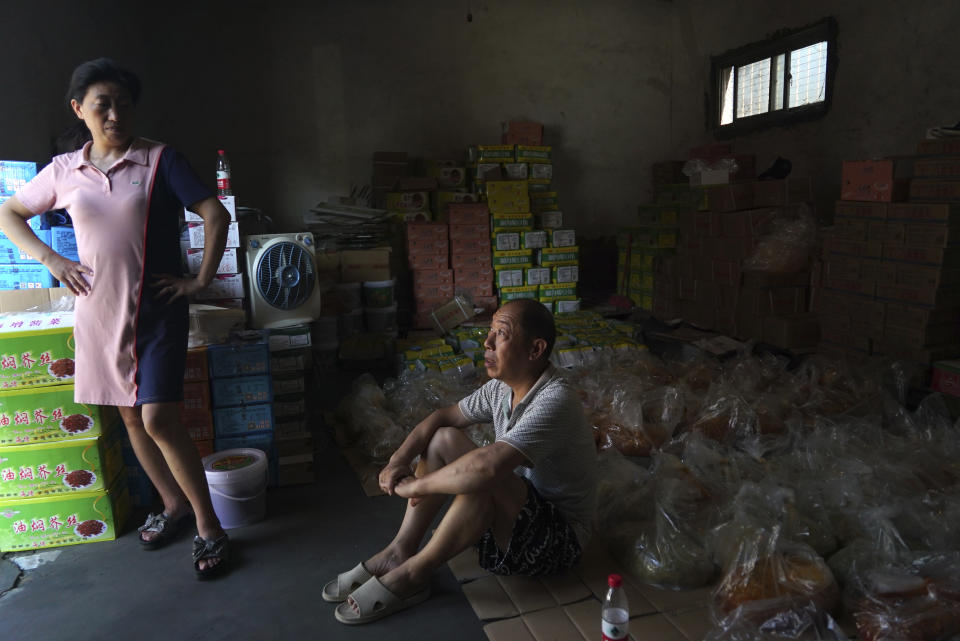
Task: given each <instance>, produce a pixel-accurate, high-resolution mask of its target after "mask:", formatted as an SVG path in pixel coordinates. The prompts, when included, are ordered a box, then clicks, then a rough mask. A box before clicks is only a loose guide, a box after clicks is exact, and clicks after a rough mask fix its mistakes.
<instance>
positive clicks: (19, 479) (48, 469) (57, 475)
mask: <svg viewBox="0 0 960 641" xmlns="http://www.w3.org/2000/svg"><path fill="white" fill-rule="evenodd" d="M121 448H122V445H121V440H120V430H118V429H111V430H108V431H107V434H106V435H101V436H98V437H96V438H79V439H72V440H68V441H60V442H58V443H32V444H27V445H14V446H11V447H3V448H0V500H2V499H8V498H29V497H38V496H49V495H58V494H71V493H76V492H95V491H98V490H103V489H106V488H107V487H108V486H109V484H110V481H111V480H113V478H114V477H115V476H117V475H118V474H119V472H121V471H123V452H122V449H121Z"/></svg>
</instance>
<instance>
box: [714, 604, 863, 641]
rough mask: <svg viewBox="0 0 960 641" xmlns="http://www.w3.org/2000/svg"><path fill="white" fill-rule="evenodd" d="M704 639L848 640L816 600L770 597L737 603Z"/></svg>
mask: <svg viewBox="0 0 960 641" xmlns="http://www.w3.org/2000/svg"><path fill="white" fill-rule="evenodd" d="M705 641H847V634H846V633H845V632H844V631H843V630H841V629H840V626H839V625H838V624H837V622H836V621H834V620H833V617H831V616H830V615H829V614H828V613H826V612H824V611H823V610H821V609H820V608H818V607H817V606H816V605H815V604H813V603H809V602H808V603H805V604H801V603H789V602H788V603H784V602H783V601H782V600H780V599H771V600H765V601H750V602H748V603H744V604H743V605H741V606H739V607H737V609H735V610H734V611H733V612H731V613H730V614H728V615H727V616H726V617H724V618H723V619H722V620H721V621H720V622H719V623H718V624H717V628H716V629H715V630H713V631H712V632H710V633H709V634H708V635H707V636H706V638H705Z"/></svg>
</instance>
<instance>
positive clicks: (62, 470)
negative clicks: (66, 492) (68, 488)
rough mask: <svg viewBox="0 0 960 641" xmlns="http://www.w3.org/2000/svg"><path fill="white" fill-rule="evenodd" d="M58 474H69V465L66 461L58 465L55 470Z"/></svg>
mask: <svg viewBox="0 0 960 641" xmlns="http://www.w3.org/2000/svg"><path fill="white" fill-rule="evenodd" d="M53 473H54V474H56V475H57V476H66V475H67V466H66V465H65V464H64V463H61V464H60V465H58V466H57V469H56V470H54V472H53Z"/></svg>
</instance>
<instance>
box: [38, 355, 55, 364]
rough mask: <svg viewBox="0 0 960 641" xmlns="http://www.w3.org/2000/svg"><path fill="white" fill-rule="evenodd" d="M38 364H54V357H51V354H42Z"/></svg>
mask: <svg viewBox="0 0 960 641" xmlns="http://www.w3.org/2000/svg"><path fill="white" fill-rule="evenodd" d="M37 362H38V363H40V364H41V365H49V364H50V363H52V362H53V357H51V356H50V352H44V353H43V354H40V359H39V360H38V361H37Z"/></svg>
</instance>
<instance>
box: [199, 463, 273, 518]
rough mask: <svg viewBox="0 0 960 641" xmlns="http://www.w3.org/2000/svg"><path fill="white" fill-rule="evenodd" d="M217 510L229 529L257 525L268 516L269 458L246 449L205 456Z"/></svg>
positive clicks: (205, 465)
mask: <svg viewBox="0 0 960 641" xmlns="http://www.w3.org/2000/svg"><path fill="white" fill-rule="evenodd" d="M203 471H204V472H205V473H206V475H207V485H209V486H210V500H211V501H212V502H213V511H214V512H216V513H217V518H219V519H220V525H221V526H222V527H223V529H225V530H229V529H231V528H236V527H242V526H244V525H249V524H251V523H255V522H257V521H259V520H260V519H262V518H263V517H264V515H265V514H266V513H267V455H266V454H264V453H263V451H262V450H258V449H254V448H248V447H242V448H237V449H233V450H223V451H222V452H214V453H213V454H211V455H209V456H204V457H203Z"/></svg>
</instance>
